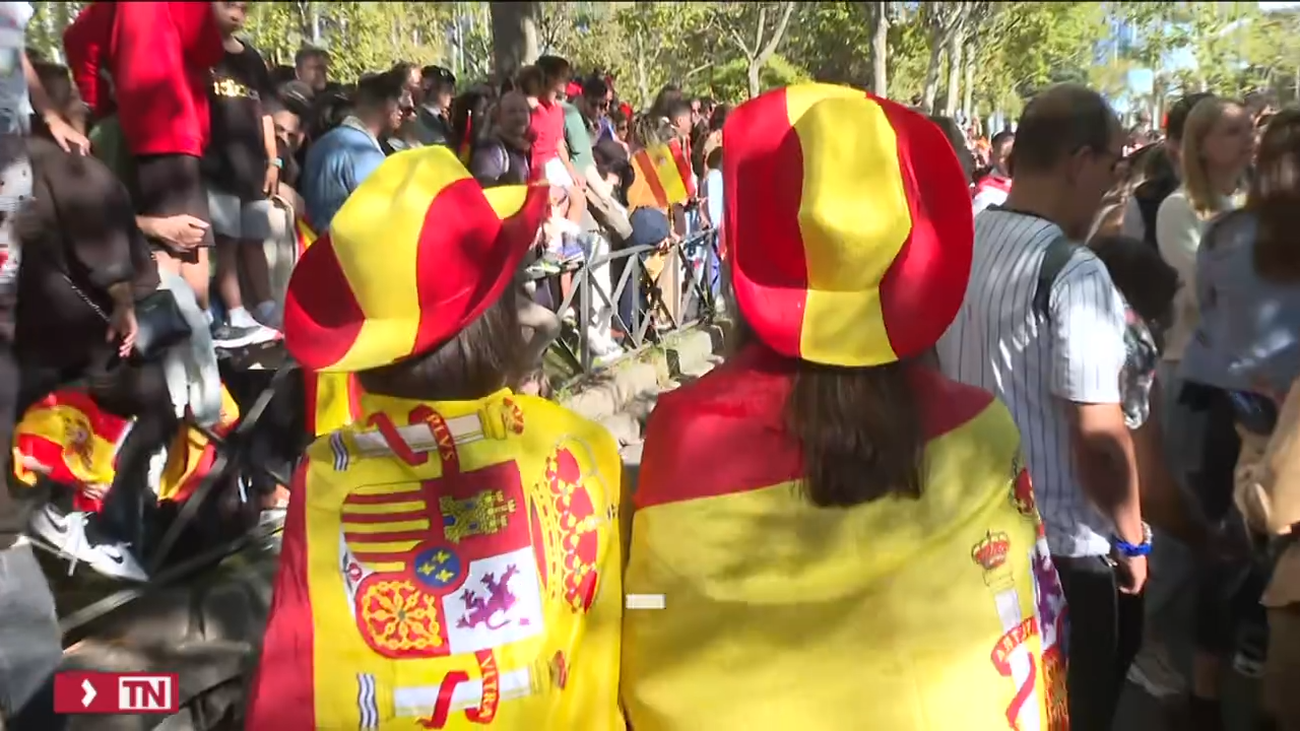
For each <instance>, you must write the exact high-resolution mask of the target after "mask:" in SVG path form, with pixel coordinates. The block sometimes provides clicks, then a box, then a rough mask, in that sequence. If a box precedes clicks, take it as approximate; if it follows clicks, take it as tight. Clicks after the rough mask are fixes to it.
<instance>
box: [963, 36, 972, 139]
mask: <svg viewBox="0 0 1300 731" xmlns="http://www.w3.org/2000/svg"><path fill="white" fill-rule="evenodd" d="M961 65H962V67H963V68H964V69H965V71H966V79H965V83H963V84H962V88H961V95H962V97H961V98H962V101H961V110H962V112H963V113H964V114H965V115H966V119H967V121H969V120H971V119H974V118H975V47H974V46H972V45H970V44H967V45H966V52H965V54H963V57H962V64H961Z"/></svg>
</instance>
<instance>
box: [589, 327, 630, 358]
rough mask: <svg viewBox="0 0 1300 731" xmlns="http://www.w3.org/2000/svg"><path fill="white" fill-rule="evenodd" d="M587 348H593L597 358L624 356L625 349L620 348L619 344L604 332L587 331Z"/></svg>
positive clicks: (592, 350)
mask: <svg viewBox="0 0 1300 731" xmlns="http://www.w3.org/2000/svg"><path fill="white" fill-rule="evenodd" d="M587 346H588V347H590V348H591V352H592V353H593V354H595V355H596V357H611V356H616V355H622V354H623V349H622V348H620V347H619V345H618V343H616V342H614V338H612V337H610V336H609V334H607V333H606V332H604V331H602V330H588V331H587Z"/></svg>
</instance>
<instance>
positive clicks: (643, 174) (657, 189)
mask: <svg viewBox="0 0 1300 731" xmlns="http://www.w3.org/2000/svg"><path fill="white" fill-rule="evenodd" d="M632 169H633V170H634V171H635V172H636V179H635V180H634V181H633V182H632V185H631V186H629V187H628V191H627V202H628V207H629V208H631V209H636V208H642V207H646V208H660V209H667V208H668V207H669V206H673V205H676V204H679V203H685V202H686V201H688V200H690V199H691V198H693V197H695V190H694V185H693V184H692V182H691V164H690V160H689V158H688V157H687V155H686V153H685V152H683V150H682V146H681V144H680V143H679V142H678V141H677V140H673V141H671V142H669V143H668V144H654V145H651V146H649V147H646V148H644V149H642V150H639V151H638V152H637V153H635V154H634V155H632Z"/></svg>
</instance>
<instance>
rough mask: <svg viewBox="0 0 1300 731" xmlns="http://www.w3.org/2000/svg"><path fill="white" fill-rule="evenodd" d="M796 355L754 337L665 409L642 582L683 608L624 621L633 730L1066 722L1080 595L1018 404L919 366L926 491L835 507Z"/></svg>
mask: <svg viewBox="0 0 1300 731" xmlns="http://www.w3.org/2000/svg"><path fill="white" fill-rule="evenodd" d="M791 363H792V361H787V360H783V359H781V358H779V357H778V356H776V355H774V354H772V353H771V351H768V350H766V349H764V348H761V347H754V348H752V349H750V350H747V351H745V352H743V353H742V354H740V355H738V356H736V357H733V358H732V359H731V360H730V361H729V362H728V363H727V364H725V365H724V366H722V367H721V368H720V369H719V370H718V371H716V372H715V373H713V374H711V375H709V376H706V377H705V378H703V379H701V380H700V381H698V382H696V383H695V384H693V385H691V386H688V387H686V388H683V389H681V390H679V391H677V392H674V393H672V394H665V395H664V396H663V397H662V398H661V399H660V401H659V403H658V406H657V407H656V409H655V411H654V414H653V415H652V417H651V420H650V424H649V428H648V433H647V435H646V441H645V451H644V454H643V461H642V464H643V466H642V469H641V478H640V483H639V485H638V487H637V491H636V493H635V497H634V502H635V506H636V513H635V516H634V517H633V521H632V534H631V543H630V548H629V553H628V567H627V571H626V574H625V577H624V582H625V590H626V592H627V593H628V595H629V596H631V595H641V594H649V595H656V596H662V597H663V607H662V608H660V609H654V610H634V609H632V608H630V607H629V609H628V611H627V613H626V615H625V618H624V635H623V675H622V684H623V686H622V687H623V700H624V705H625V708H626V712H627V719H628V724H629V725H630V726H631V727H633V728H635V729H636V731H660V730H662V729H682V730H683V731H685V730H688V729H689V730H694V729H709V730H710V731H749V730H750V729H817V731H838V730H843V731H861V729H889V730H890V731H921V730H922V729H924V730H925V731H950V730H951V729H962V731H1006V729H1009V728H1010V729H1018V730H1020V731H1029V730H1030V729H1065V728H1066V727H1067V721H1066V711H1065V700H1066V698H1065V692H1064V687H1065V686H1064V684H1065V664H1064V660H1063V658H1062V655H1061V646H1060V644H1059V643H1058V641H1057V638H1058V636H1059V634H1060V632H1061V631H1062V627H1063V624H1062V622H1063V608H1064V598H1063V595H1062V593H1061V590H1060V586H1059V583H1058V579H1057V577H1056V571H1055V569H1054V568H1053V567H1052V565H1051V562H1050V559H1049V557H1048V554H1047V547H1046V542H1045V540H1044V539H1043V534H1042V531H1041V528H1040V523H1039V520H1038V515H1037V511H1036V509H1035V508H1034V503H1033V492H1032V489H1031V488H1030V484H1029V479H1028V476H1027V473H1026V472H1025V471H1024V469H1023V467H1022V465H1023V463H1022V461H1021V459H1020V444H1019V441H1020V440H1019V436H1018V433H1017V431H1016V427H1015V424H1014V423H1013V422H1012V420H1011V416H1010V414H1009V413H1008V412H1007V410H1006V408H1005V407H1004V406H1002V405H1001V403H999V402H997V401H995V400H994V399H993V398H992V396H990V395H989V394H988V393H986V392H984V391H980V390H977V389H973V388H970V387H967V386H962V385H958V384H956V383H953V382H951V381H948V380H946V379H944V378H943V377H942V376H941V375H939V374H938V373H936V372H933V371H930V370H922V369H919V368H918V370H917V371H916V372H915V373H914V376H913V377H914V378H915V381H914V386H915V389H916V393H917V394H918V396H919V397H920V398H921V403H920V405H919V408H920V409H921V413H922V417H923V421H924V425H925V429H926V431H927V433H928V435H929V442H928V444H927V446H926V450H925V457H924V467H923V469H924V472H923V475H924V486H923V488H922V495H921V497H920V498H919V499H912V498H904V497H890V498H885V499H882V500H876V501H873V502H869V503H866V504H863V505H858V506H856V507H852V508H846V509H827V508H818V507H814V506H813V505H811V504H810V503H809V502H808V501H807V500H806V499H805V498H804V497H802V496H801V494H800V491H799V489H798V488H797V481H798V480H799V478H800V473H801V458H800V454H799V450H798V447H797V444H796V443H794V442H793V441H792V440H791V439H790V438H789V437H788V436H787V435H786V432H785V429H784V425H783V419H782V417H783V412H784V406H785V400H786V397H787V395H788V394H789V391H790V383H791ZM1036 598H1037V601H1036ZM630 606H631V605H630Z"/></svg>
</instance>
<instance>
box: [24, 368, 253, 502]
mask: <svg viewBox="0 0 1300 731" xmlns="http://www.w3.org/2000/svg"><path fill="white" fill-rule="evenodd" d="M238 421H239V407H238V406H237V405H235V400H234V399H233V398H232V397H231V396H230V393H229V392H228V391H226V389H225V388H222V389H221V418H220V419H219V420H218V422H217V425H216V428H215V429H214V431H215V432H216V433H217V434H218V435H225V434H226V433H227V432H228V431H229V430H230V429H231V428H232V427H234V425H235V424H236V423H237V422H238ZM131 425H132V420H131V419H124V418H122V417H120V416H115V415H113V414H110V413H108V412H106V411H104V410H103V409H101V408H100V407H99V406H98V405H97V404H96V403H95V402H94V400H93V399H91V397H90V395H89V394H88V393H86V392H85V391H82V390H78V389H64V390H61V391H55V392H54V393H52V394H50V395H49V396H46V397H45V398H44V399H42V400H41V401H40V402H38V403H37V404H36V405H34V406H32V407H31V408H30V409H28V410H27V413H25V414H23V419H22V421H21V422H20V423H19V424H18V427H17V429H16V430H15V431H16V434H15V436H14V445H13V451H14V474H15V475H17V477H18V478H19V479H20V480H21V481H23V482H24V483H26V484H28V485H33V484H35V483H36V477H37V475H38V474H43V475H46V476H47V477H49V478H50V479H51V480H53V481H54V482H57V483H59V484H61V485H66V486H68V487H71V488H74V489H76V490H77V494H76V495H75V497H74V498H73V504H74V506H75V507H76V509H77V510H81V511H86V512H96V511H98V510H99V508H100V505H101V501H100V500H98V499H95V498H91V497H88V496H86V494H85V492H84V491H85V488H87V487H91V486H108V485H111V484H113V478H114V476H115V475H116V473H117V450H118V448H119V447H120V446H121V444H122V441H123V440H124V439H126V435H127V434H128V433H130V431H131ZM216 458H217V446H216V445H215V444H213V443H211V442H209V441H208V439H207V437H206V436H204V435H203V434H202V433H201V432H199V431H198V430H197V429H194V428H191V427H189V426H186V425H183V426H182V427H181V428H180V429H178V430H177V432H176V437H175V438H174V439H173V440H172V441H171V443H170V444H169V445H168V447H167V464H166V466H165V467H164V468H163V473H162V477H161V480H160V482H159V485H158V499H159V500H170V501H173V502H183V501H184V500H185V499H186V498H187V497H189V496H190V493H192V492H193V491H194V489H195V488H196V487H198V485H199V483H200V482H202V481H203V478H204V477H206V476H207V475H208V473H209V472H210V471H211V470H212V465H213V464H215V463H216Z"/></svg>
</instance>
